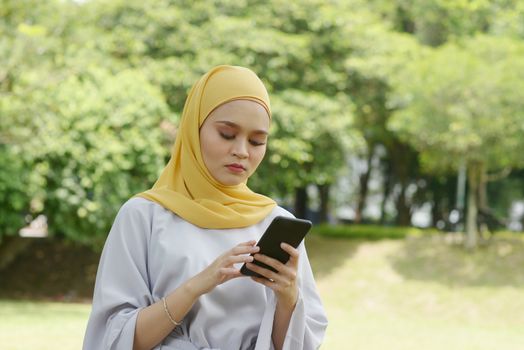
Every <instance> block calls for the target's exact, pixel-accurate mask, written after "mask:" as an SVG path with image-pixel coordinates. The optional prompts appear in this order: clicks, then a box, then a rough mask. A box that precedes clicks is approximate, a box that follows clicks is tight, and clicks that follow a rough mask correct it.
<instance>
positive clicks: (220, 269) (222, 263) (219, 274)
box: [188, 241, 260, 295]
mask: <svg viewBox="0 0 524 350" xmlns="http://www.w3.org/2000/svg"><path fill="white" fill-rule="evenodd" d="M255 243H256V241H248V242H243V243H240V244H238V245H236V246H234V247H233V248H231V249H229V250H228V251H226V252H225V253H223V254H222V255H220V256H219V257H218V258H216V259H215V261H213V262H212V263H211V265H209V266H208V267H206V268H205V269H204V270H202V271H201V272H200V273H198V274H197V275H196V276H194V277H193V278H191V279H190V280H189V281H188V282H189V283H190V284H191V289H192V290H194V291H195V293H196V294H197V295H202V294H205V293H208V292H210V291H212V290H213V289H214V288H215V287H216V286H218V285H220V284H222V283H224V282H227V281H229V280H231V279H233V278H237V277H241V276H244V275H242V274H241V273H240V270H239V269H237V268H235V267H234V266H233V265H234V264H238V263H246V262H252V261H253V257H252V256H250V255H249V254H251V253H257V252H258V250H259V249H260V248H259V247H257V246H255Z"/></svg>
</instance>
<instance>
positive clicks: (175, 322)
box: [162, 297, 182, 327]
mask: <svg viewBox="0 0 524 350" xmlns="http://www.w3.org/2000/svg"><path fill="white" fill-rule="evenodd" d="M162 302H163V303H164V311H165V312H166V315H167V317H168V318H169V321H171V323H172V324H174V325H175V327H176V326H180V325H181V324H182V322H177V321H175V320H174V319H173V317H171V314H170V313H169V310H168V309H167V302H166V297H163V298H162Z"/></svg>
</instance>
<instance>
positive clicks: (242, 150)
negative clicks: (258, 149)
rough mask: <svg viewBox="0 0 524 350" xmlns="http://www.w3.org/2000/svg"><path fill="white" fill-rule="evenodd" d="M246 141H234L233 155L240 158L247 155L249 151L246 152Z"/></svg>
mask: <svg viewBox="0 0 524 350" xmlns="http://www.w3.org/2000/svg"><path fill="white" fill-rule="evenodd" d="M246 143H247V142H246V141H244V140H239V141H238V142H235V144H234V145H233V155H234V156H236V157H238V158H240V159H244V158H247V157H248V156H249V153H248V152H247V144H246Z"/></svg>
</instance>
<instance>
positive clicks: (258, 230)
mask: <svg viewBox="0 0 524 350" xmlns="http://www.w3.org/2000/svg"><path fill="white" fill-rule="evenodd" d="M277 215H284V216H292V214H291V213H289V212H288V211H286V210H285V209H283V208H281V207H275V209H274V210H273V211H272V212H271V213H270V215H268V216H267V217H266V218H265V219H264V220H262V221H261V222H259V223H257V224H255V225H252V226H249V227H245V228H237V229H204V228H200V227H197V226H195V225H193V224H191V223H189V222H187V221H185V220H183V219H182V218H180V217H179V216H177V215H176V214H174V213H173V212H171V211H169V210H167V209H165V208H163V207H162V206H160V205H159V204H157V203H154V202H151V201H149V200H146V199H143V198H132V199H130V200H129V201H127V202H126V203H125V204H124V205H123V206H122V208H121V209H120V211H119V213H118V215H117V216H116V218H115V221H114V223H113V227H112V228H111V231H110V233H109V236H108V238H107V241H106V243H105V246H104V250H103V252H102V256H101V259H100V265H99V267H98V273H97V276H96V284H95V291H94V297H93V307H92V311H91V315H90V318H89V322H88V325H87V330H86V334H85V338H84V346H83V349H84V350H100V349H132V348H133V338H134V332H135V322H136V317H137V314H138V311H139V310H140V309H141V308H144V307H147V306H149V305H151V304H153V303H155V302H157V301H158V300H160V299H161V298H162V297H164V296H165V295H167V294H169V293H170V292H171V291H173V290H174V289H176V288H177V287H179V286H180V285H181V284H182V283H184V282H185V281H187V280H188V279H190V278H191V277H193V276H194V275H196V274H197V273H199V272H200V271H202V270H203V269H204V268H206V267H207V266H208V265H209V264H211V263H212V262H213V261H214V260H215V259H216V258H217V257H218V256H219V255H221V254H222V253H224V252H225V251H226V250H228V249H230V248H232V247H233V246H235V245H237V244H238V243H241V242H245V241H248V240H251V239H254V240H258V239H259V238H260V236H261V235H262V233H263V232H264V230H265V229H266V228H267V227H268V226H269V223H270V222H271V220H272V219H273V218H274V217H275V216H277ZM299 251H300V259H299V271H298V276H299V298H298V302H297V305H296V307H295V310H294V312H293V315H292V318H291V321H290V324H289V328H288V331H287V334H286V339H285V342H284V349H286V350H299V349H301V350H302V349H317V348H318V347H319V346H320V343H321V341H322V338H323V336H324V332H325V329H326V326H327V318H326V315H325V312H324V308H323V307H322V304H321V301H320V298H319V296H318V293H317V290H316V286H315V281H314V279H313V274H312V272H311V267H310V265H309V260H308V258H307V254H306V250H305V247H304V244H303V243H302V244H301V245H300V246H299ZM237 267H240V265H238V266H237ZM275 306H276V298H275V296H274V294H273V291H272V290H271V289H269V288H266V287H265V286H263V285H260V284H258V283H256V282H254V281H252V280H251V279H250V278H245V277H240V278H236V279H233V280H230V281H228V282H226V283H224V284H221V285H219V286H217V287H216V288H215V289H213V290H212V291H211V292H209V293H207V294H204V295H202V296H200V297H199V299H198V300H197V301H196V303H195V304H194V305H193V307H192V309H191V310H190V311H189V313H188V314H187V315H186V317H185V318H184V319H183V321H182V325H181V326H178V327H176V328H175V329H174V330H173V332H171V334H170V335H168V336H167V337H166V338H165V339H164V340H163V341H162V343H161V344H159V345H158V346H157V347H156V348H155V349H180V350H196V349H199V350H201V349H221V350H233V349H241V350H247V349H255V350H268V349H273V344H272V341H271V333H272V327H273V316H274V312H275Z"/></svg>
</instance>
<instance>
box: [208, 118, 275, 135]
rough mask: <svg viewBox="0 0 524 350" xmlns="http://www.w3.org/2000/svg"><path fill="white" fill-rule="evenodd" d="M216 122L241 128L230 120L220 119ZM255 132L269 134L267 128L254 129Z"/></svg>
mask: <svg viewBox="0 0 524 350" xmlns="http://www.w3.org/2000/svg"><path fill="white" fill-rule="evenodd" d="M215 123H217V124H225V125H227V126H230V127H232V128H235V129H241V127H240V126H239V125H238V124H235V123H233V122H230V121H228V120H218V121H216V122H215ZM253 133H254V134H261V135H267V134H268V132H267V131H266V130H253Z"/></svg>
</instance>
